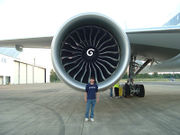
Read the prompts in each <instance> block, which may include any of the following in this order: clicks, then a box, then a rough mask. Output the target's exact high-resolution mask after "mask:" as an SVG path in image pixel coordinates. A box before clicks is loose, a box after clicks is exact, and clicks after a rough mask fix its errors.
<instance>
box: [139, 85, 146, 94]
mask: <svg viewBox="0 0 180 135" xmlns="http://www.w3.org/2000/svg"><path fill="white" fill-rule="evenodd" d="M138 87H139V90H140V91H139V93H138V97H144V96H145V89H144V85H138Z"/></svg>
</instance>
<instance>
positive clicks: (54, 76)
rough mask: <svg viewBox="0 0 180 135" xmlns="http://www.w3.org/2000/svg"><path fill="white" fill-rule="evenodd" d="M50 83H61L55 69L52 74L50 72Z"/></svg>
mask: <svg viewBox="0 0 180 135" xmlns="http://www.w3.org/2000/svg"><path fill="white" fill-rule="evenodd" d="M50 81H51V82H57V81H60V80H59V78H58V77H57V75H56V73H55V72H54V70H53V69H51V72H50Z"/></svg>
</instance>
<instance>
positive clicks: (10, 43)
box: [0, 36, 53, 48]
mask: <svg viewBox="0 0 180 135" xmlns="http://www.w3.org/2000/svg"><path fill="white" fill-rule="evenodd" d="M52 39H53V36H49V37H33V38H23V39H9V40H0V47H16V46H22V47H23V48H50V47H51V42H52Z"/></svg>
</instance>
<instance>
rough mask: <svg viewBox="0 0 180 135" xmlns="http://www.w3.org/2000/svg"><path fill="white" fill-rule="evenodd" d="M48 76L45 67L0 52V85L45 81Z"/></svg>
mask: <svg viewBox="0 0 180 135" xmlns="http://www.w3.org/2000/svg"><path fill="white" fill-rule="evenodd" d="M46 77H47V78H46ZM48 78H49V73H48V74H47V72H46V69H45V68H42V67H38V66H33V65H31V64H27V63H24V62H21V61H19V60H15V59H14V58H11V57H8V56H5V55H1V54H0V85H2V84H4V85H5V84H9V83H10V84H29V83H46V82H49V81H46V80H47V79H48Z"/></svg>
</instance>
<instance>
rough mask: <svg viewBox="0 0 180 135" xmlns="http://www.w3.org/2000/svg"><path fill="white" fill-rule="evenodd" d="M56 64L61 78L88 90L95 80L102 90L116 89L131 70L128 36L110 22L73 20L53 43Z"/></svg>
mask: <svg viewBox="0 0 180 135" xmlns="http://www.w3.org/2000/svg"><path fill="white" fill-rule="evenodd" d="M51 46H52V48H51V50H52V62H53V66H54V69H55V71H56V73H57V75H58V77H59V78H60V79H62V80H64V82H66V83H67V84H68V85H69V86H71V87H73V88H76V89H78V90H84V89H85V84H86V83H88V81H89V78H90V77H91V76H93V77H94V78H95V80H96V82H97V83H98V87H99V90H105V89H107V88H109V87H110V86H112V85H114V83H116V82H117V81H118V80H120V78H121V77H122V75H123V74H124V72H125V71H126V69H127V66H128V64H129V59H130V45H129V41H128V38H127V35H126V34H125V33H124V32H123V31H122V30H121V29H120V28H119V26H117V25H116V24H115V23H114V22H113V21H112V20H110V19H109V18H107V17H105V16H103V15H99V14H94V13H93V14H92V13H89V14H82V15H79V16H76V17H74V18H72V19H70V20H69V21H68V22H67V23H65V25H64V26H63V27H62V28H61V29H60V30H59V31H58V33H57V34H56V35H55V36H54V38H53V41H52V45H51Z"/></svg>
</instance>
